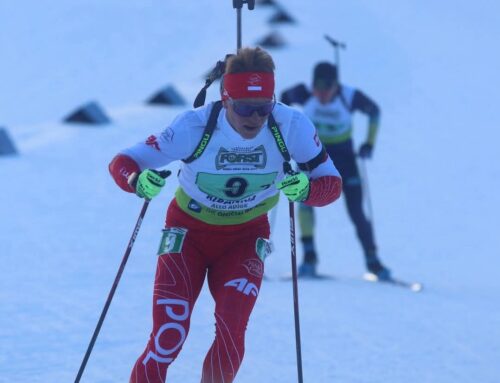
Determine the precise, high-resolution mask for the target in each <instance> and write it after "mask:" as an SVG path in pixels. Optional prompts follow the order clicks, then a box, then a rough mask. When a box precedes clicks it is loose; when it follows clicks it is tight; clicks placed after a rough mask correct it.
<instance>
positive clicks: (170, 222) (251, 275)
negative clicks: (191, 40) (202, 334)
mask: <svg viewBox="0 0 500 383" xmlns="http://www.w3.org/2000/svg"><path fill="white" fill-rule="evenodd" d="M215 105H216V104H214V103H212V104H210V105H207V106H204V107H200V108H197V109H194V110H190V111H188V112H185V113H182V114H181V115H179V116H178V117H177V118H176V119H175V120H174V121H173V122H172V124H171V125H170V126H169V127H168V128H166V129H165V130H164V131H163V132H162V133H161V134H159V135H154V136H150V137H149V138H148V139H147V140H146V141H145V142H142V143H139V144H136V145H135V146H132V147H130V148H128V149H125V150H123V151H122V152H121V153H119V154H118V155H117V156H116V157H115V158H114V159H113V160H112V162H111V164H110V165H109V169H110V172H111V174H112V176H113V178H114V180H115V181H116V183H117V184H118V185H119V186H120V187H121V188H122V189H123V190H125V191H128V192H131V193H136V194H137V195H139V196H140V197H144V198H148V199H151V198H153V197H154V196H155V195H157V194H158V193H159V191H160V189H161V187H162V186H163V185H164V183H165V180H163V178H161V177H160V175H159V174H158V173H157V172H155V170H154V169H157V168H160V167H162V166H165V165H167V164H169V163H170V162H172V161H176V160H184V162H183V163H182V165H181V171H180V174H179V177H178V178H179V188H178V189H177V192H176V193H175V198H174V199H173V200H172V202H171V203H170V206H169V208H168V212H167V218H166V227H165V229H164V231H163V237H162V241H161V245H160V250H159V253H158V255H159V257H158V265H157V271H156V277H155V285H154V293H153V329H152V332H151V336H150V339H149V342H148V344H147V346H146V349H145V350H144V352H143V353H142V355H141V356H140V357H139V359H138V360H137V362H136V364H135V366H134V368H133V370H132V374H131V378H130V381H131V382H133V383H156V382H158V383H159V382H164V381H166V379H167V378H166V375H167V369H168V367H169V366H170V364H171V363H172V362H173V360H174V359H175V358H176V357H177V355H178V354H179V352H180V350H181V348H182V345H183V343H184V341H185V340H186V337H187V335H188V331H189V321H190V317H191V314H192V312H193V307H194V304H195V302H196V299H197V297H198V295H199V293H200V290H201V288H202V286H203V283H204V280H205V278H207V280H208V286H209V289H210V292H211V294H212V296H213V298H214V300H215V323H216V326H215V327H216V334H215V340H214V342H213V344H212V346H211V348H210V350H209V351H208V354H207V356H206V358H205V362H204V364H203V370H202V377H201V382H202V383H230V382H233V380H234V378H235V376H236V373H237V372H238V369H239V367H240V365H241V362H242V359H243V353H244V338H245V330H246V327H247V323H248V318H249V316H250V313H251V311H252V309H253V306H254V304H255V301H256V299H257V296H258V294H259V289H260V286H261V282H262V276H263V272H264V259H265V257H266V255H267V253H268V252H269V243H268V238H269V234H270V233H269V222H268V219H267V214H266V213H267V212H268V211H269V210H270V209H271V208H272V207H273V206H274V205H276V203H277V202H278V198H279V190H281V191H283V192H284V194H285V195H286V196H287V197H288V198H289V199H290V200H291V201H297V202H299V201H300V202H304V203H305V204H308V205H311V206H324V205H326V204H329V203H331V202H333V201H335V200H336V199H337V198H338V197H339V195H340V193H341V190H342V181H341V178H340V176H339V173H338V171H337V169H336V168H335V166H334V165H333V162H332V161H331V159H330V158H329V157H328V155H327V154H326V152H325V151H324V149H323V147H322V145H321V143H320V142H319V140H318V138H317V136H316V130H315V128H314V126H313V125H312V123H311V122H310V121H309V120H308V119H307V118H306V117H305V116H304V115H303V114H302V113H301V112H299V111H297V110H295V109H292V108H289V107H287V106H285V105H283V104H280V103H275V101H274V63H273V60H272V58H271V56H270V55H269V54H268V53H267V52H265V51H264V50H262V49H260V48H245V49H241V50H240V51H239V53H238V54H237V55H235V56H233V57H231V58H230V59H229V60H228V62H227V65H226V73H225V75H224V79H223V89H222V105H223V108H222V109H221V110H220V112H219V114H218V116H216V117H217V119H216V125H215V130H214V131H213V133H212V134H211V135H210V134H209V135H207V134H206V132H205V131H204V129H205V126H206V125H207V122H208V119H209V116H210V114H211V112H212V109H213V108H215ZM271 113H272V117H271ZM273 118H274V121H275V123H274V124H268V121H271V122H272V121H273ZM284 152H288V153H289V154H290V156H291V158H292V159H294V160H295V161H296V162H297V163H298V164H299V166H300V168H301V169H305V170H304V172H299V173H293V174H292V173H290V174H285V173H284V169H283V163H284V155H283V153H284ZM187 159H190V160H187ZM193 159H194V160H193Z"/></svg>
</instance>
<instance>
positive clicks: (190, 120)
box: [121, 110, 206, 170]
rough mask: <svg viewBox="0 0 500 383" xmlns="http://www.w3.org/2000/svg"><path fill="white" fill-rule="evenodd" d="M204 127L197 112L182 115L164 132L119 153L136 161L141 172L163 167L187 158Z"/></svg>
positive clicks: (203, 122) (204, 122)
mask: <svg viewBox="0 0 500 383" xmlns="http://www.w3.org/2000/svg"><path fill="white" fill-rule="evenodd" d="M205 125H206V121H203V118H202V116H201V115H200V113H199V112H196V111H192V110H191V111H188V112H184V113H182V114H180V115H179V116H177V118H176V119H175V120H174V121H173V122H172V123H171V124H170V126H169V127H167V128H166V129H165V130H163V132H161V133H159V134H153V135H151V136H149V137H148V138H147V139H146V140H145V141H143V142H139V143H137V144H135V145H134V146H131V147H130V148H127V149H125V150H123V151H121V153H122V154H125V155H127V156H129V157H131V158H132V159H133V160H134V161H135V162H137V164H138V165H139V167H140V169H141V170H144V169H147V168H153V169H155V168H159V167H163V166H166V165H168V164H169V163H171V162H173V161H176V160H181V159H184V158H187V157H189V156H190V155H191V153H192V152H193V151H194V149H195V147H196V145H197V144H198V142H199V140H200V138H201V136H202V133H203V130H204V128H205Z"/></svg>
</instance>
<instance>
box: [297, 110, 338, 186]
mask: <svg viewBox="0 0 500 383" xmlns="http://www.w3.org/2000/svg"><path fill="white" fill-rule="evenodd" d="M287 147H288V151H289V152H290V155H291V157H292V158H293V159H294V160H295V161H296V162H297V163H298V164H301V163H307V162H309V161H311V160H312V159H314V158H316V157H317V156H318V155H319V154H320V153H321V151H322V149H323V145H322V144H321V141H320V140H319V137H318V134H317V132H316V128H315V127H314V124H313V123H312V122H311V120H309V118H307V117H306V116H305V115H304V114H303V113H301V112H299V111H297V110H295V111H294V114H293V116H292V119H291V121H290V129H289V130H288V139H287ZM308 175H309V177H310V178H312V179H315V178H318V177H322V176H337V177H340V173H339V171H338V170H337V168H336V167H335V165H334V164H333V161H332V159H331V158H330V157H328V158H327V160H326V161H324V162H322V163H321V164H319V165H318V166H317V167H315V168H314V169H312V170H311V172H309V173H308Z"/></svg>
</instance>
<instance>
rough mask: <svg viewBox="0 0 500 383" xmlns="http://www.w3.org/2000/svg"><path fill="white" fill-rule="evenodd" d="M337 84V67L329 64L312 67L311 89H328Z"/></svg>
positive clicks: (318, 64) (322, 63) (324, 63)
mask: <svg viewBox="0 0 500 383" xmlns="http://www.w3.org/2000/svg"><path fill="white" fill-rule="evenodd" d="M337 82H338V73H337V67H336V66H335V65H333V64H330V63H329V62H326V61H325V62H320V63H317V64H316V66H315V67H314V74H313V88H315V89H320V90H323V89H325V90H326V89H330V88H331V87H332V86H333V85H334V84H336V83H337Z"/></svg>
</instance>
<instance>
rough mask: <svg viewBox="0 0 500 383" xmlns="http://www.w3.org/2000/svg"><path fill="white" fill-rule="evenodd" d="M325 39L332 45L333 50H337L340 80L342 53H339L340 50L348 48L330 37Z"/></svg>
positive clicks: (326, 36)
mask: <svg viewBox="0 0 500 383" xmlns="http://www.w3.org/2000/svg"><path fill="white" fill-rule="evenodd" d="M325 39H326V41H328V42H329V43H330V44H332V46H333V49H335V65H336V66H337V77H338V78H340V53H339V50H340V49H346V48H347V46H346V45H345V43H343V42H340V41H337V40H335V39H333V38H331V37H330V36H328V35H325Z"/></svg>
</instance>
